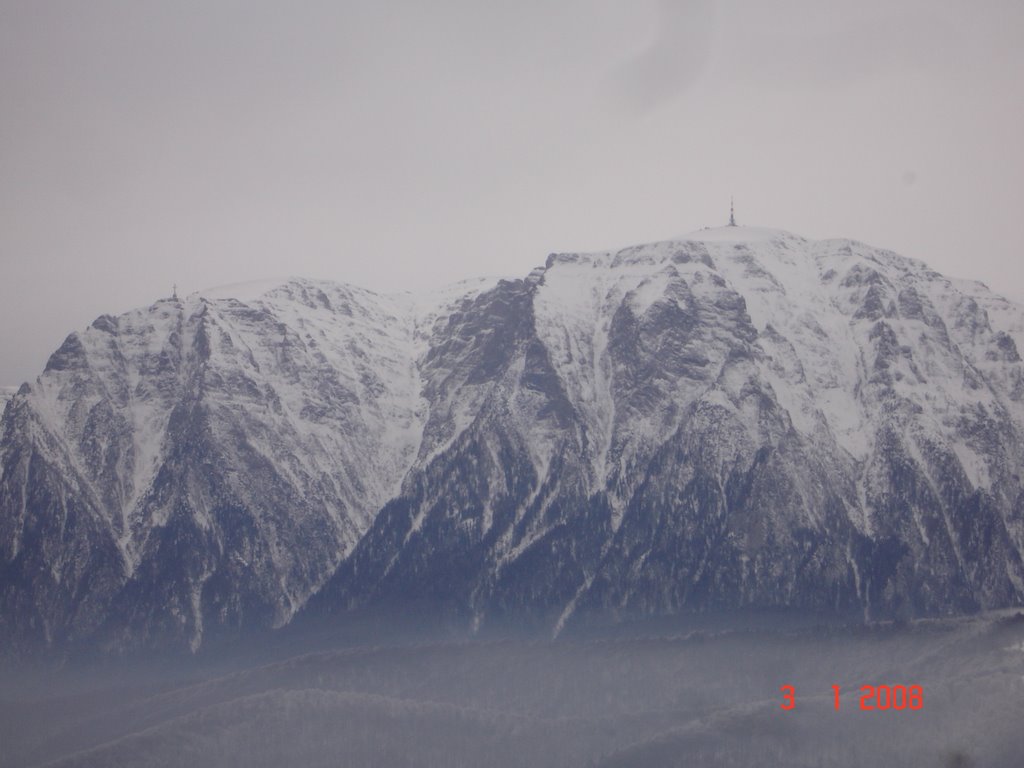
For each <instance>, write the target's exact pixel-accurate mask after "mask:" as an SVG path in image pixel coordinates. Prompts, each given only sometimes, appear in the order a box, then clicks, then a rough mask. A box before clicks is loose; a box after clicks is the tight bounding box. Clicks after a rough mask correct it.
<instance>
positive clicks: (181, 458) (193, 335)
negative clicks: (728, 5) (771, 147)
mask: <svg viewBox="0 0 1024 768" xmlns="http://www.w3.org/2000/svg"><path fill="white" fill-rule="evenodd" d="M1020 343H1024V309H1022V308H1020V307H1019V306H1017V305H1015V304H1012V303H1010V302H1008V301H1006V300H1004V299H1001V298H1000V297H998V296H996V295H995V294H992V293H991V292H990V291H988V290H987V289H986V288H985V287H984V286H981V285H980V284H976V283H968V282H961V281H953V280H948V279H946V278H943V277H942V276H940V275H938V274H937V273H935V272H933V271H931V270H929V269H928V268H927V267H925V266H924V265H923V264H921V263H919V262H915V261H911V260H907V259H904V258H901V257H899V256H896V255H895V254H892V253H889V252H886V251H879V250H876V249H872V248H869V247H867V246H865V245H862V244H859V243H855V242H851V241H822V242H813V241H808V240H804V239H802V238H799V237H797V236H795V235H791V234H788V233H784V232H779V231H775V230H759V229H753V228H747V227H737V228H726V229H722V230H706V231H702V232H699V233H695V234H694V235H692V236H690V237H689V238H686V239H682V240H679V241H672V242H665V243H658V244H654V245H648V246H640V247H636V248H629V249H625V250H622V251H619V252H615V253H611V252H609V253H598V254H558V255H552V256H551V257H550V258H549V259H548V262H547V264H546V266H545V267H543V268H538V269H537V270H535V271H534V272H533V273H531V274H530V275H529V276H528V277H527V278H526V279H523V280H513V281H501V282H498V283H497V284H496V285H495V284H493V283H482V282H477V283H471V284H464V285H462V286H459V287H457V288H455V289H453V290H451V291H448V292H446V293H443V294H439V295H436V296H433V297H412V296H379V295H376V294H372V293H369V292H366V291H361V290H358V289H355V288H351V287H345V286H338V285H331V284H318V283H312V282H308V281H292V282H288V283H286V284H284V285H282V286H279V287H277V288H276V289H273V290H271V291H270V292H268V293H265V294H263V295H262V296H260V297H259V298H258V299H253V300H248V301H245V302H241V301H237V300H229V299H214V298H208V297H192V298H190V299H188V300H185V301H182V302H174V301H165V302H160V303H158V304H156V305H154V306H153V307H150V308H149V309H147V310H141V311H138V312H135V313H130V314H128V315H125V316H122V317H120V318H109V317H103V318H100V319H99V320H97V321H96V323H94V325H93V327H92V328H90V329H89V330H88V331H86V332H85V333H81V334H74V335H72V336H71V337H69V338H68V340H67V342H65V344H64V345H63V346H62V348H61V349H60V350H58V352H57V353H55V354H54V356H53V357H52V358H51V360H50V363H49V365H48V366H47V370H46V371H45V372H44V373H43V375H42V376H40V378H39V379H38V380H37V381H36V382H34V383H32V384H30V385H26V386H25V387H23V388H22V390H21V391H20V392H19V394H18V395H17V396H16V397H14V398H13V399H12V400H11V402H10V403H9V404H8V406H7V409H6V412H5V415H4V417H3V422H2V435H3V436H2V443H0V468H2V469H0V471H2V475H0V585H2V586H0V589H2V593H0V617H2V621H3V631H4V632H5V633H6V634H8V635H10V636H11V637H13V638H16V639H17V640H18V642H21V643H30V642H43V643H64V642H67V641H69V640H70V641H82V642H89V643H96V642H99V643H101V644H106V645H108V646H113V647H125V646H129V647H130V646H139V645H142V646H149V645H161V644H170V645H182V644H185V645H190V646H191V647H193V648H195V647H198V645H199V644H200V643H201V642H202V639H203V637H204V633H209V632H217V633H230V632H234V631H239V630H241V629H244V628H245V627H248V626H279V625H281V624H284V623H286V622H288V621H289V620H290V618H291V617H292V616H293V615H294V613H295V612H296V611H297V610H298V609H299V608H300V607H301V606H303V605H308V607H307V610H308V612H309V613H310V614H317V615H318V614H322V613H340V612H344V611H347V610H350V609H353V608H360V609H366V610H373V609H374V607H376V606H384V605H395V604H400V605H409V604H417V605H420V606H426V607H429V608H430V610H432V611H441V612H442V613H445V614H447V615H449V616H451V617H453V618H455V619H456V620H459V621H465V622H466V623H467V624H469V625H471V626H477V627H480V626H487V625H500V624H501V623H502V622H506V621H513V622H515V623H516V624H519V625H522V624H524V623H525V624H527V625H534V626H536V627H538V628H543V629H544V630H545V631H556V632H557V631H561V630H562V629H563V628H565V627H566V626H568V625H571V624H574V623H586V622H591V621H601V622H605V621H614V620H617V619H619V618H623V617H628V616H636V615H659V614H670V613H677V612H681V611H691V610H705V609H711V608H727V609H730V608H735V609H739V608H745V607H774V606H785V607H803V608H809V609H816V610H829V611H840V612H855V613H857V614H858V615H866V616H869V617H871V616H906V615H922V614H943V613H951V612H963V611H970V610H974V609H977V608H985V607H996V606H1009V605H1020V604H1021V603H1022V601H1024V565H1022V559H1021V555H1022V552H1024V496H1022V494H1021V490H1022V489H1021V479H1020V470H1019V467H1021V466H1022V459H1024V455H1022V454H1024V439H1022V438H1024V404H1022V398H1024V364H1022V363H1021V361H1020V358H1019V355H1018V351H1017V349H1018V344H1020ZM314 594H316V597H315V598H314V599H313V600H312V601H309V602H308V603H307V601H308V600H309V598H310V596H311V595H314Z"/></svg>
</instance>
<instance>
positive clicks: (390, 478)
mask: <svg viewBox="0 0 1024 768" xmlns="http://www.w3.org/2000/svg"><path fill="white" fill-rule="evenodd" d="M466 290H467V291H469V292H472V291H473V290H476V288H473V287H472V286H467V287H466ZM458 295H459V294H458V293H457V292H456V293H454V294H452V295H439V296H436V297H433V298H431V297H425V298H422V299H419V300H416V301H414V300H413V299H412V298H411V297H408V296H397V297H383V296H378V295H376V294H372V293H370V292H367V291H363V290H360V289H357V288H350V287H346V286H340V285H333V284H320V283H313V282H309V281H302V280H292V281H288V282H285V283H284V284H281V285H278V286H276V287H273V288H272V289H271V290H270V291H269V292H266V293H263V294H262V295H260V296H259V298H256V299H251V300H249V301H248V303H242V302H239V301H237V300H235V299H231V298H207V297H204V296H192V297H189V298H187V299H183V300H181V301H178V300H164V301H161V302H158V303H157V304H155V305H153V306H152V307H149V308H147V309H143V310H137V311H135V312H130V313H128V314H126V315H123V316H121V317H118V318H113V317H109V316H104V317H100V318H99V319H97V320H96V321H95V322H94V323H93V325H92V327H90V328H89V329H88V330H86V331H85V332H84V333H76V334H72V335H71V336H69V337H68V339H67V341H66V342H65V343H64V344H63V346H62V347H61V348H60V349H59V350H58V351H57V352H56V353H55V354H54V355H53V356H52V357H51V359H50V361H49V363H48V365H47V368H46V371H45V372H44V373H43V375H42V376H40V377H39V379H37V381H36V382H34V383H33V384H30V385H25V386H24V387H23V388H22V390H21V394H19V395H18V396H17V397H16V398H15V399H14V400H13V402H12V403H11V408H10V409H9V411H8V413H7V415H6V417H5V420H4V422H3V442H2V447H0V472H2V474H0V509H2V515H0V552H2V566H0V568H2V576H3V579H2V583H3V592H2V609H3V610H2V614H0V616H2V620H3V621H4V622H5V623H7V624H8V625H15V626H16V627H17V628H18V629H19V631H20V633H24V632H25V631H26V630H28V631H29V632H30V633H31V634H32V635H35V636H37V637H40V638H42V639H43V640H44V641H46V642H54V641H65V640H69V639H75V638H79V637H84V636H91V635H94V634H96V633H97V632H99V633H100V635H101V636H102V637H104V638H106V640H107V641H110V642H113V643H115V644H119V643H120V642H121V641H122V640H123V639H124V638H123V637H122V635H127V636H128V637H129V638H130V639H128V640H125V642H127V643H128V644H129V645H131V644H135V643H137V642H142V643H146V644H149V643H152V644H163V643H168V644H171V645H175V644H178V643H181V642H188V643H190V644H191V645H192V646H193V647H197V646H198V644H199V643H200V641H201V638H202V633H203V627H204V624H211V623H212V624H213V625H214V626H217V627H220V628H224V627H238V626H243V625H246V624H258V625H266V624H269V625H278V624H280V623H282V622H285V621H287V620H288V618H289V617H290V616H291V614H292V612H293V611H294V610H295V609H296V607H297V606H299V605H301V603H302V602H303V601H304V600H305V599H306V597H307V596H308V595H309V594H310V592H311V591H312V590H313V589H315V588H316V587H317V586H319V584H320V582H322V580H323V579H324V578H325V577H326V576H327V575H328V574H329V573H330V572H331V571H332V570H333V568H334V566H335V565H336V564H337V563H338V561H339V560H340V559H341V558H342V557H343V556H344V555H345V554H346V553H347V552H348V551H349V550H350V549H351V547H352V546H353V545H354V544H355V542H356V541H357V540H358V538H359V536H360V535H361V534H362V533H363V532H364V531H365V530H366V527H367V526H368V524H369V522H370V521H371V520H372V519H373V516H374V514H375V513H376V511H377V510H378V509H379V508H380V506H381V505H382V504H383V503H384V502H385V501H387V499H389V498H390V497H391V496H392V495H394V493H395V492H396V491H397V489H398V487H399V484H400V482H401V480H402V478H403V476H404V475H405V472H406V470H407V469H408V468H409V466H410V465H411V464H412V461H413V459H414V458H415V457H416V455H417V452H418V450H419V444H420V440H421V436H422V432H423V425H424V422H425V419H426V414H427V409H426V403H425V402H424V401H423V399H422V396H421V391H420V390H421V383H420V378H419V373H418V370H417V366H416V358H417V356H418V352H417V350H418V349H419V348H420V347H421V346H422V345H423V338H422V337H423V334H424V333H426V330H425V329H424V328H423V327H421V326H422V323H423V322H424V318H429V317H430V313H431V312H433V313H434V314H437V313H439V312H443V311H444V307H446V306H448V305H449V304H450V303H451V302H453V301H456V302H457V299H458Z"/></svg>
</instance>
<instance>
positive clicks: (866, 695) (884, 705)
mask: <svg viewBox="0 0 1024 768" xmlns="http://www.w3.org/2000/svg"><path fill="white" fill-rule="evenodd" d="M779 690H780V691H781V692H782V703H781V704H779V706H780V707H781V708H782V709H785V710H790V709H796V688H794V687H793V686H792V685H783V686H781V687H780V688H779ZM841 693H842V691H841V690H840V688H839V686H838V685H833V686H832V705H833V707H835V710H836V711H837V712H838V711H839V705H840V694H841ZM860 708H861V710H863V711H870V710H882V711H884V710H904V709H910V710H915V711H916V710H920V709H924V689H923V688H921V686H920V685H911V686H906V685H862V686H861V688H860Z"/></svg>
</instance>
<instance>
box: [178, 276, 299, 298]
mask: <svg viewBox="0 0 1024 768" xmlns="http://www.w3.org/2000/svg"><path fill="white" fill-rule="evenodd" d="M296 279H297V278H294V277H277V278H267V279H265V280H245V281H243V282H239V283H227V284H225V285H215V286H213V287H211V288H206V289H204V290H201V291H197V295H199V296H201V297H202V298H204V299H236V300H237V301H241V302H247V301H253V300H255V299H258V298H260V297H261V296H263V295H264V294H266V293H269V292H270V291H272V290H274V289H275V288H280V287H281V286H282V285H284V284H286V283H288V282H290V281H292V280H296Z"/></svg>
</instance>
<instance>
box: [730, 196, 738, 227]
mask: <svg viewBox="0 0 1024 768" xmlns="http://www.w3.org/2000/svg"><path fill="white" fill-rule="evenodd" d="M729 226H730V227H735V226H736V211H735V208H734V207H733V202H732V198H731V197H730V198H729Z"/></svg>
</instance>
